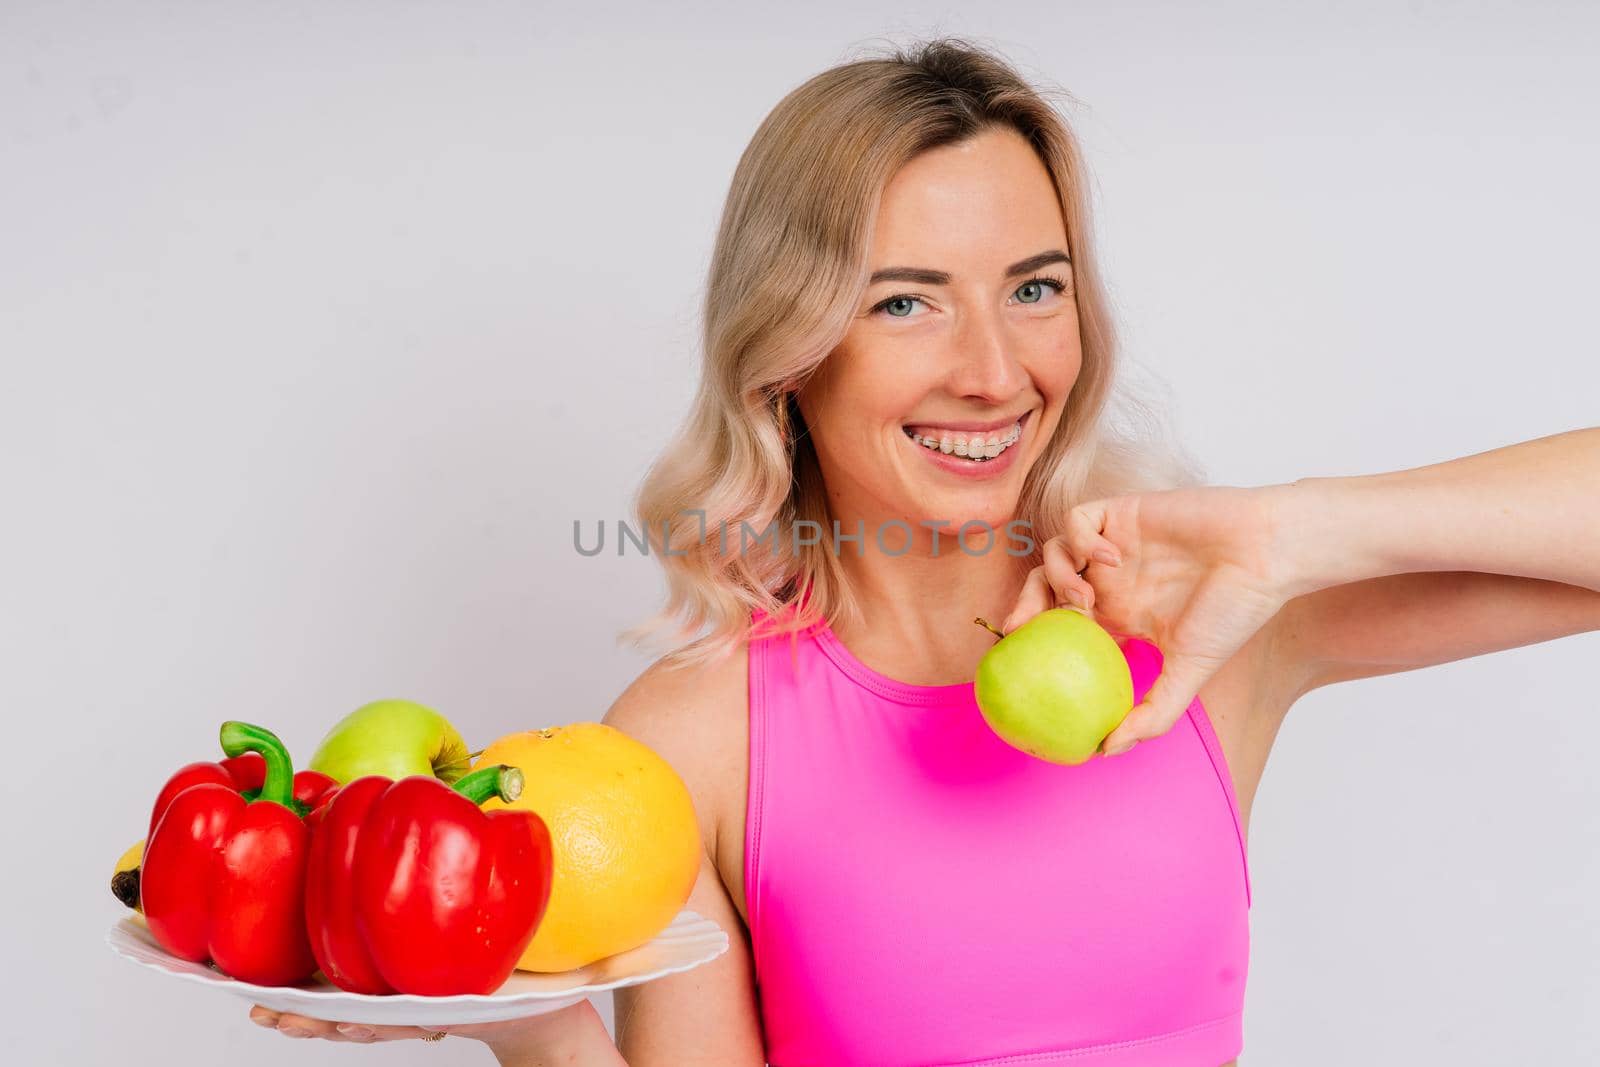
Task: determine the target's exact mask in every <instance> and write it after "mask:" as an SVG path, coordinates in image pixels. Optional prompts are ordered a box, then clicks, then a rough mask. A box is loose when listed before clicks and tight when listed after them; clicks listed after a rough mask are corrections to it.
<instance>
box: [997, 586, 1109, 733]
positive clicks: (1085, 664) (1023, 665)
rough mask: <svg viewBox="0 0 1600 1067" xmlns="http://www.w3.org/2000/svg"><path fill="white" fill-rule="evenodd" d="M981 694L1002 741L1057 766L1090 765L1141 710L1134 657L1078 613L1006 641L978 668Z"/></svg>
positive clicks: (1046, 615) (1047, 615)
mask: <svg viewBox="0 0 1600 1067" xmlns="http://www.w3.org/2000/svg"><path fill="white" fill-rule="evenodd" d="M975 621H976V622H977V623H978V624H979V625H980V626H983V627H985V628H987V629H988V630H989V631H990V632H992V633H998V632H999V631H997V630H995V628H994V627H992V626H990V625H989V624H988V623H986V622H984V621H983V620H982V619H977V620H975ZM974 688H975V690H976V695H977V698H978V708H979V710H981V711H982V712H983V717H984V719H985V720H986V721H987V722H988V723H989V727H990V728H991V729H992V730H994V732H995V733H996V734H998V735H999V737H1000V739H1001V740H1003V741H1005V742H1006V743H1007V744H1009V745H1011V746H1012V747H1013V748H1019V749H1021V750H1022V751H1024V752H1026V753H1028V754H1029V755H1032V756H1037V757H1038V758H1039V759H1042V760H1048V761H1050V762H1051V763H1067V764H1072V763H1083V762H1084V761H1085V760H1088V759H1089V758H1090V757H1091V756H1093V755H1094V753H1095V750H1096V749H1098V748H1099V747H1100V742H1101V741H1104V740H1105V739H1106V735H1107V734H1109V733H1110V732H1111V731H1112V730H1115V729H1116V728H1117V726H1118V724H1119V723H1121V722H1122V720H1123V719H1124V718H1126V717H1127V715H1128V712H1130V711H1132V710H1133V675H1132V673H1130V671H1129V670H1128V660H1127V657H1125V656H1124V655H1123V654H1122V649H1121V648H1120V647H1119V646H1118V645H1117V642H1116V639H1115V638H1114V637H1112V636H1111V635H1110V634H1109V633H1107V632H1106V631H1105V630H1104V629H1103V628H1102V627H1101V626H1100V624H1099V623H1097V622H1095V621H1094V620H1093V619H1091V618H1090V617H1089V616H1088V615H1087V614H1086V613H1084V612H1083V611H1081V610H1080V609H1078V608H1071V607H1068V608H1051V609H1050V610H1048V611H1041V612H1040V613H1039V614H1037V615H1035V616H1034V617H1033V618H1031V619H1029V620H1028V621H1027V622H1025V623H1023V624H1022V625H1021V626H1019V627H1017V628H1016V629H1015V630H1012V631H1011V632H1010V633H1009V634H1006V635H1004V636H1002V637H1001V638H1000V640H999V641H997V642H995V645H994V647H993V648H991V649H989V651H988V652H985V653H984V654H983V659H982V660H980V661H979V662H978V678H977V681H976V683H975V687H974Z"/></svg>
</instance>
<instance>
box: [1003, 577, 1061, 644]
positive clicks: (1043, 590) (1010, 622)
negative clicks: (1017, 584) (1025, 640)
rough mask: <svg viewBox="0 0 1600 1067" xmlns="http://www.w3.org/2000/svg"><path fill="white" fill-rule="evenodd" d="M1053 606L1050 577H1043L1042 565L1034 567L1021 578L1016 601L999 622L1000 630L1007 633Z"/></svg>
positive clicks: (1053, 595)
mask: <svg viewBox="0 0 1600 1067" xmlns="http://www.w3.org/2000/svg"><path fill="white" fill-rule="evenodd" d="M1054 606H1055V593H1054V592H1053V591H1052V590H1051V588H1050V579H1048V578H1047V577H1045V573H1044V568H1043V567H1035V568H1033V570H1031V571H1029V572H1028V577H1027V578H1026V579H1024V580H1023V583H1022V592H1020V593H1018V594H1017V603H1016V605H1015V606H1014V607H1013V608H1012V609H1011V614H1009V615H1007V616H1006V618H1005V621H1004V622H1002V623H1001V624H1000V632H1001V633H1005V634H1008V633H1010V632H1011V631H1012V630H1015V629H1016V628H1017V627H1019V626H1021V625H1022V624H1023V623H1025V622H1027V621H1028V620H1029V619H1031V618H1033V617H1034V616H1035V615H1037V614H1039V612H1041V611H1044V610H1046V609H1047V608H1052V607H1054Z"/></svg>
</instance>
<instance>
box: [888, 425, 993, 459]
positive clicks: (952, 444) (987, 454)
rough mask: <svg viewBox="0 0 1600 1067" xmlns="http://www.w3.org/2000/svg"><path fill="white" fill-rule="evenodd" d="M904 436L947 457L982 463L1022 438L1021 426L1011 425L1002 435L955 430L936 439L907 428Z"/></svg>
mask: <svg viewBox="0 0 1600 1067" xmlns="http://www.w3.org/2000/svg"><path fill="white" fill-rule="evenodd" d="M906 436H907V437H909V438H911V439H912V440H913V441H915V442H916V443H917V444H919V445H921V446H922V447H923V448H927V449H932V450H934V451H937V452H943V453H944V454H945V455H947V456H948V455H957V456H965V457H966V458H967V459H970V460H975V461H977V462H983V461H985V460H990V459H993V458H994V457H996V456H998V455H999V454H1000V453H1002V452H1004V451H1005V450H1006V449H1008V448H1010V447H1011V446H1012V445H1014V444H1016V443H1017V438H1019V437H1021V436H1022V424H1021V423H1020V422H1019V423H1012V425H1011V428H1010V429H1009V430H1007V431H1005V432H1004V433H990V434H982V433H964V432H961V431H959V430H957V431H953V432H948V433H942V434H940V435H939V436H938V437H937V438H935V437H924V436H922V435H920V434H914V433H912V432H911V430H910V429H909V428H907V430H906Z"/></svg>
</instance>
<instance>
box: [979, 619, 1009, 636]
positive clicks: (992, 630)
mask: <svg viewBox="0 0 1600 1067" xmlns="http://www.w3.org/2000/svg"><path fill="white" fill-rule="evenodd" d="M972 621H973V622H975V623H977V624H978V625H979V626H981V627H983V628H984V629H985V630H988V631H989V632H990V633H992V634H994V635H995V636H996V637H1004V636H1005V634H1004V633H1003V632H1001V631H1000V630H998V629H996V628H995V627H993V626H990V625H989V624H988V623H987V622H985V621H984V619H983V616H981V615H980V616H979V617H978V618H976V619H973V620H972Z"/></svg>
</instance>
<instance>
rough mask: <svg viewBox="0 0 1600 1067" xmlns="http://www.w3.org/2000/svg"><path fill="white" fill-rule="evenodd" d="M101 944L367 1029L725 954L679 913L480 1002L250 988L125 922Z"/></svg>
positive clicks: (310, 986) (493, 1006)
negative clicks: (635, 943)
mask: <svg viewBox="0 0 1600 1067" xmlns="http://www.w3.org/2000/svg"><path fill="white" fill-rule="evenodd" d="M106 943H107V944H108V945H110V946H111V947H112V948H113V949H115V950H116V952H117V954H118V955H120V956H122V957H124V958H126V959H130V960H132V961H133V962H134V963H138V964H141V965H143V966H145V967H149V968H150V969H151V970H155V971H160V972H162V973H163V974H170V975H172V976H173V977H175V978H182V979H185V980H186V981H190V982H198V983H200V984H201V985H207V986H212V987H214V988H216V989H221V990H223V991H225V992H228V993H232V994H233V995H234V996H237V997H241V998H243V999H245V1000H248V1001H250V1002H251V1003H253V1004H262V1005H265V1006H266V1007H268V1008H271V1009H272V1010H273V1011H279V1012H283V1011H288V1012H294V1013H295V1014H297V1015H305V1016H308V1017H309V1018H313V1019H328V1020H332V1021H334V1022H342V1023H343V1022H348V1023H366V1024H368V1025H373V1026H449V1025H455V1026H460V1025H464V1024H467V1023H489V1022H499V1021H501V1020H504V1019H522V1018H526V1017H527V1016H530V1015H542V1014H544V1013H545V1012H549V1011H556V1010H557V1009H559V1008H565V1007H567V1006H568V1005H571V1004H576V1003H578V1001H580V1000H584V999H585V998H587V997H590V996H593V995H594V994H596V993H601V992H604V991H605V990H607V989H620V988H621V987H623V986H631V985H639V984H640V983H642V982H648V981H650V980H651V979H654V978H664V977H665V976H667V975H669V974H678V973H679V972H681V971H687V970H690V969H692V968H695V967H698V966H700V965H701V964H702V963H709V962H710V961H712V960H714V959H716V958H717V957H718V956H720V955H722V954H723V953H724V952H726V951H727V950H728V935H727V934H726V933H724V932H723V930H722V928H721V927H720V926H718V925H717V924H716V923H714V922H712V921H711V920H710V919H707V918H705V917H704V916H702V915H699V914H698V913H696V912H692V911H690V910H688V909H687V908H685V909H684V910H683V911H680V912H679V913H678V915H677V917H676V918H674V919H673V920H672V922H670V923H669V924H667V927H666V929H664V930H662V931H661V933H659V934H657V935H656V936H655V937H654V938H653V939H651V940H650V941H647V942H645V943H644V944H642V945H640V946H639V947H638V948H633V949H629V950H628V951H627V952H619V953H617V954H616V955H615V956H607V957H606V958H605V959H603V960H596V961H595V962H594V963H591V964H589V966H587V967H579V968H578V969H576V970H572V971H561V972H559V973H557V974H539V973H535V972H532V971H513V972H512V973H511V977H510V978H508V979H506V982H505V984H504V985H502V986H501V987H500V988H499V989H497V990H496V991H495V992H493V993H490V994H489V995H487V996H480V995H478V994H471V993H468V994H462V995H460V996H453V997H424V996H416V995H413V994H409V993H395V994H391V995H389V996H373V995H370V994H366V993H346V992H345V991H344V990H342V989H340V988H339V987H338V986H335V985H333V984H332V983H330V982H328V981H326V980H325V979H323V978H321V977H320V974H319V976H318V977H317V978H316V979H315V980H313V981H310V982H305V983H303V984H301V985H294V986H261V985H253V984H252V983H250V982H241V981H238V980H237V979H234V978H230V977H228V976H227V975H225V974H223V973H222V972H221V971H219V970H217V969H216V968H215V967H212V966H210V965H208V964H203V963H192V962H190V961H189V960H183V959H179V958H178V957H176V956H174V955H172V954H171V953H170V952H168V951H167V950H166V949H164V948H162V947H161V946H160V945H159V944H157V943H156V939H155V938H154V937H153V936H152V935H151V933H150V929H149V927H147V926H144V925H142V924H140V923H137V922H135V921H134V920H133V919H131V918H123V919H122V920H121V921H119V922H118V923H117V924H116V925H115V926H113V927H112V928H111V932H110V933H108V934H107V935H106Z"/></svg>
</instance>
